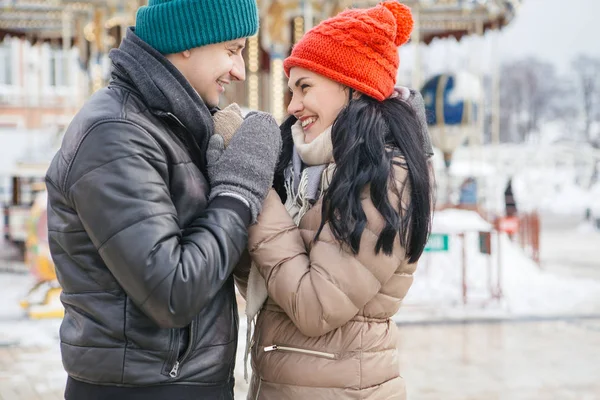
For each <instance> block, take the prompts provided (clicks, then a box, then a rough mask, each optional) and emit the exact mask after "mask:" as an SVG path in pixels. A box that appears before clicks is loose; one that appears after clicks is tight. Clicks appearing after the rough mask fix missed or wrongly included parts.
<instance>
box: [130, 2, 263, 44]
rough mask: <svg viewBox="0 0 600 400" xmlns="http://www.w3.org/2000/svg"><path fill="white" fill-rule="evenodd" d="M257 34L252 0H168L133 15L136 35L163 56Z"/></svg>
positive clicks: (254, 8)
mask: <svg viewBox="0 0 600 400" xmlns="http://www.w3.org/2000/svg"><path fill="white" fill-rule="evenodd" d="M201 3H202V5H201ZM232 3H235V7H234V6H232ZM257 31H258V11H257V8H256V2H255V1H254V0H242V1H238V2H232V1H223V0H210V1H204V2H199V1H194V0H171V1H167V2H164V3H161V4H156V5H152V6H146V7H141V8H140V9H139V10H138V12H137V16H136V34H137V35H138V36H139V37H140V38H141V39H142V40H144V41H145V42H146V43H148V44H149V45H151V46H152V47H154V48H155V49H156V50H158V51H160V52H161V53H163V54H170V53H178V52H180V51H184V50H189V49H193V48H195V47H200V46H205V45H208V44H212V43H220V42H227V41H230V40H235V39H239V38H243V37H248V36H252V35H254V34H256V32H257Z"/></svg>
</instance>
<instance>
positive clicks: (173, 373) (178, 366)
mask: <svg viewBox="0 0 600 400" xmlns="http://www.w3.org/2000/svg"><path fill="white" fill-rule="evenodd" d="M194 322H195V321H192V323H191V324H190V327H189V330H190V337H189V339H188V346H187V349H186V350H185V353H183V356H181V358H180V359H179V360H177V361H175V364H173V367H172V368H171V372H169V376H170V377H171V378H177V376H178V375H179V370H180V369H181V367H182V365H183V363H184V361H185V360H186V359H187V358H188V357H189V355H190V353H191V352H192V349H193V348H194V328H195V326H194Z"/></svg>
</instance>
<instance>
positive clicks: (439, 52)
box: [400, 0, 600, 83]
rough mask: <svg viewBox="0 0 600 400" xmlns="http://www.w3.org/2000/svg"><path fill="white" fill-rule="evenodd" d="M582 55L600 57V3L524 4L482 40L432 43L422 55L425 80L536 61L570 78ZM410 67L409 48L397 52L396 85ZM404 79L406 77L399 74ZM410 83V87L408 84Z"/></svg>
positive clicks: (537, 0) (549, 0) (528, 0)
mask: <svg viewBox="0 0 600 400" xmlns="http://www.w3.org/2000/svg"><path fill="white" fill-rule="evenodd" d="M580 53H584V54H589V55H595V56H597V57H600V0H524V2H523V4H522V5H521V7H520V8H519V11H518V13H517V17H516V18H515V19H514V20H513V21H512V22H511V23H510V24H509V25H508V26H507V27H505V28H504V29H503V30H502V31H500V32H488V34H487V35H486V36H485V37H484V38H477V37H470V38H465V39H463V40H462V41H461V42H458V43H457V42H456V41H455V40H454V39H444V40H435V41H434V42H433V43H432V44H430V45H429V46H427V47H423V50H422V53H421V59H422V64H421V65H422V67H421V71H422V72H423V75H424V77H428V76H431V75H433V74H436V73H443V72H449V71H451V72H456V71H459V70H467V71H472V72H475V73H477V72H478V71H480V70H483V71H484V72H490V68H491V66H492V65H494V63H493V60H494V59H497V60H499V61H500V62H503V61H510V60H512V59H517V58H523V57H528V56H534V57H537V58H540V59H542V60H544V61H548V62H551V63H553V64H555V65H556V66H557V68H558V72H559V73H568V72H569V65H570V62H571V60H572V59H573V58H574V57H575V56H576V55H577V54H580ZM413 67H414V49H413V48H412V45H407V46H404V47H402V48H401V49H400V69H401V72H400V81H401V82H402V81H404V80H405V79H407V78H408V76H410V74H408V72H409V71H410V70H411V69H413ZM403 73H404V74H407V75H403ZM407 83H409V82H407Z"/></svg>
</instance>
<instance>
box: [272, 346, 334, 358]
mask: <svg viewBox="0 0 600 400" xmlns="http://www.w3.org/2000/svg"><path fill="white" fill-rule="evenodd" d="M263 350H264V352H265V353H268V352H271V351H286V352H290V353H299V354H307V355H311V356H318V357H325V358H329V359H331V360H335V358H336V355H335V354H333V353H325V352H322V351H316V350H307V349H299V348H297V347H289V346H280V345H277V344H274V345H271V346H266V347H265V348H264V349H263Z"/></svg>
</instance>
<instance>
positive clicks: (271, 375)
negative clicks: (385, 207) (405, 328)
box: [248, 166, 416, 400]
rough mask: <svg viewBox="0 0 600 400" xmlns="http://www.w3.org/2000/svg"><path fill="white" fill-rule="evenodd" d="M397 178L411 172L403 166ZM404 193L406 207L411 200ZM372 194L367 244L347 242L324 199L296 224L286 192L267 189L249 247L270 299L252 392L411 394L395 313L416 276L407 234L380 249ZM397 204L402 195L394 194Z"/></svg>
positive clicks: (282, 395)
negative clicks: (326, 217)
mask: <svg viewBox="0 0 600 400" xmlns="http://www.w3.org/2000/svg"><path fill="white" fill-rule="evenodd" d="M394 168H395V179H396V181H397V186H398V187H400V185H401V183H402V182H403V181H404V179H405V177H406V170H404V169H403V168H401V167H398V166H395V167H394ZM408 189H409V188H406V190H405V191H404V199H403V206H405V205H406V201H407V200H408V198H409V196H408V195H409V193H408ZM368 193H369V188H368V187H367V188H365V190H364V192H363V200H362V205H363V208H364V211H365V214H366V216H367V221H368V222H367V229H365V231H364V233H363V235H362V238H361V244H360V252H359V254H357V255H353V254H352V253H351V252H350V251H349V250H348V251H345V250H342V249H341V248H340V245H339V242H337V241H336V240H335V239H334V237H333V235H332V233H331V230H330V229H329V226H328V225H326V226H325V227H324V229H323V231H322V233H321V235H320V237H319V240H318V241H317V242H316V243H315V242H313V239H314V236H315V233H316V230H317V229H318V227H319V224H320V220H321V205H320V204H321V203H320V201H319V202H318V203H317V204H316V205H315V206H314V207H313V208H312V209H311V210H310V211H309V212H308V213H307V214H306V215H305V216H304V218H303V219H302V221H301V223H300V226H299V227H297V226H296V225H295V224H294V222H293V221H292V219H291V217H290V216H289V215H288V213H287V212H286V209H285V208H284V206H283V204H282V203H281V200H280V199H279V196H278V195H277V194H276V193H275V192H274V191H271V193H270V194H269V195H268V197H267V199H266V201H265V204H264V208H263V212H262V214H261V215H260V217H259V220H258V223H257V224H255V225H253V226H252V227H251V228H250V230H249V243H248V248H249V250H250V254H251V256H252V258H253V260H254V261H255V263H256V264H257V265H258V268H259V271H260V273H261V275H262V276H263V277H264V278H265V280H266V282H267V289H268V293H269V298H268V300H267V302H266V303H265V306H264V307H263V309H262V311H261V313H260V314H259V317H258V321H257V326H256V330H255V334H254V338H253V347H252V370H253V377H252V382H251V384H250V391H249V395H248V399H267V400H274V399H277V400H285V399H294V400H300V399H309V400H317V399H332V400H333V399H336V400H337V399H377V400H384V399H405V398H406V391H405V387H404V381H403V379H402V377H401V376H400V371H399V364H398V354H397V342H398V335H397V328H396V325H395V324H394V323H393V322H392V321H391V320H390V317H391V316H393V315H394V314H395V313H396V312H397V311H398V308H399V307H400V303H401V302H402V299H403V298H404V296H405V295H406V293H407V291H408V289H409V287H410V286H411V284H412V281H413V272H414V270H415V267H416V265H415V264H408V262H407V260H406V259H405V250H404V249H403V248H402V247H401V246H400V243H399V241H398V240H396V245H395V246H394V249H393V253H392V255H391V256H386V255H385V254H383V252H380V253H379V254H375V250H374V249H375V243H376V241H377V237H378V235H379V232H380V231H381V229H382V228H383V226H384V222H383V218H382V217H381V215H380V214H379V212H378V211H377V210H376V209H375V207H374V205H373V204H372V202H371V200H370V198H369V196H368ZM389 196H390V200H391V201H392V204H393V205H396V204H398V197H397V196H396V195H395V194H393V193H391V192H390V195H389Z"/></svg>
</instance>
